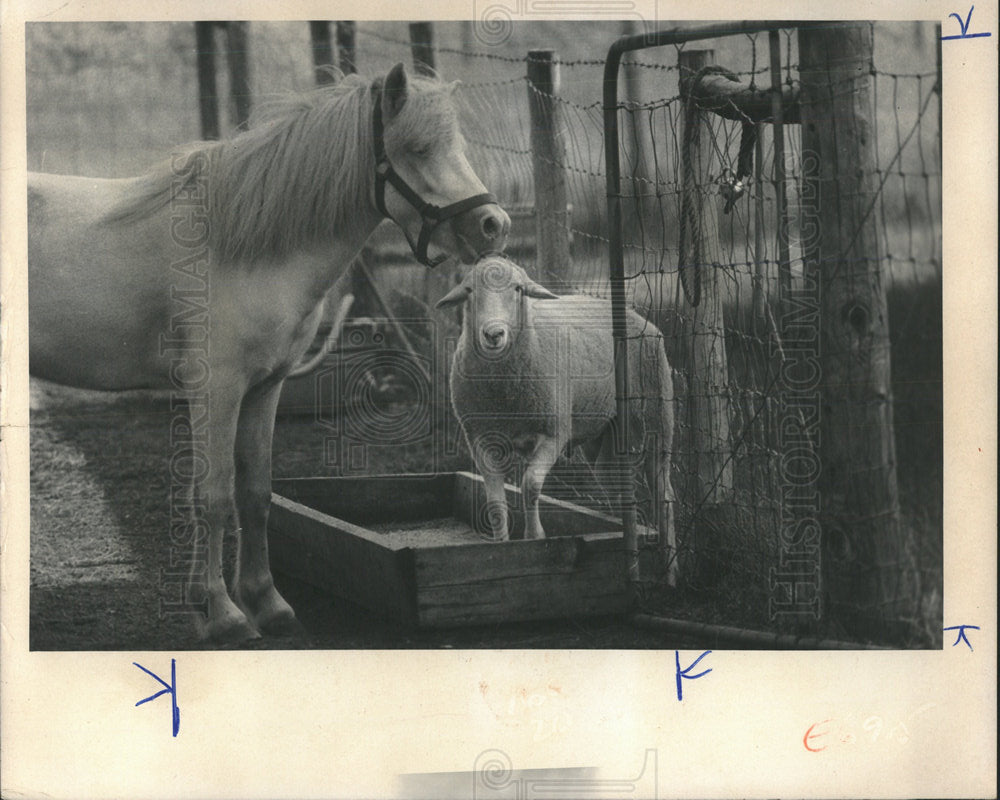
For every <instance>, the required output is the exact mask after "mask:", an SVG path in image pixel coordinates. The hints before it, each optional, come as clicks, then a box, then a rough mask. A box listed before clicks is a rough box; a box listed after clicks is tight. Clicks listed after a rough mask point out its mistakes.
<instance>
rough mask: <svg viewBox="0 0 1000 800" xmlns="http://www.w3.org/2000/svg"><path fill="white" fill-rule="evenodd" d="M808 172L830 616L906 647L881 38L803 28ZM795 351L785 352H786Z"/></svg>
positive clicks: (852, 28) (909, 567) (907, 606)
mask: <svg viewBox="0 0 1000 800" xmlns="http://www.w3.org/2000/svg"><path fill="white" fill-rule="evenodd" d="M798 41H799V64H800V66H799V69H800V72H801V79H802V92H801V100H800V102H801V116H802V120H801V121H802V164H803V168H802V172H803V182H804V191H808V192H810V193H811V196H814V197H816V198H817V201H818V215H819V219H818V220H817V222H818V226H819V235H818V236H817V237H814V239H815V241H814V242H812V243H810V244H808V246H807V247H806V252H805V275H804V279H805V281H806V282H809V281H814V282H816V285H817V287H818V291H819V309H820V326H821V330H820V335H819V366H820V368H821V370H822V383H821V390H820V391H821V396H822V405H821V411H820V423H819V429H820V441H819V445H820V461H821V465H822V467H821V472H820V477H819V490H820V498H819V506H820V523H821V531H822V541H821V544H822V546H821V551H820V552H821V558H822V576H823V581H824V591H825V597H826V599H827V606H826V609H825V610H826V611H827V612H829V613H830V614H832V615H833V616H834V617H835V619H836V620H837V621H838V622H839V623H840V624H842V625H844V626H845V627H846V628H847V629H848V630H850V631H851V633H852V634H853V635H855V636H859V637H866V636H872V637H878V638H881V639H883V640H884V639H885V638H886V637H897V636H900V635H902V636H908V635H912V633H913V632H912V631H911V630H910V629H909V626H908V625H907V624H906V623H907V622H908V621H910V620H912V619H914V618H915V617H917V616H918V614H917V611H918V605H917V603H918V599H919V598H918V581H917V576H916V572H915V565H914V561H913V552H912V548H911V544H912V542H911V538H912V537H911V535H910V533H909V532H908V531H907V530H906V529H905V528H904V527H903V525H902V524H901V521H900V514H899V498H898V489H897V484H896V456H895V441H894V437H893V423H892V386H891V383H890V364H889V326H888V313H887V306H886V294H885V288H886V287H885V282H884V276H883V272H882V264H881V262H880V260H879V250H878V232H877V229H876V217H877V215H876V214H874V213H872V209H873V207H874V205H875V203H876V201H877V196H878V189H879V187H878V185H877V180H876V178H877V173H876V170H875V167H876V163H875V152H874V136H873V133H874V127H875V125H874V121H873V116H872V115H873V98H872V88H871V76H870V70H871V57H872V33H871V27H870V26H869V24H868V23H848V24H846V25H836V26H822V27H813V26H807V27H804V28H801V29H800V30H799V34H798ZM786 349H787V346H786Z"/></svg>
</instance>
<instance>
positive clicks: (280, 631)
mask: <svg viewBox="0 0 1000 800" xmlns="http://www.w3.org/2000/svg"><path fill="white" fill-rule="evenodd" d="M257 625H258V627H259V628H260V630H261V631H262V632H263V633H266V634H267V635H268V636H301V635H303V634H304V633H305V632H306V629H305V627H303V625H302V623H301V622H299V620H298V618H297V617H296V616H295V612H294V611H292V610H291V609H290V608H289V609H288V610H287V611H285V610H281V611H279V612H277V613H275V614H272V615H270V616H269V617H268V618H266V619H260V618H258V619H257Z"/></svg>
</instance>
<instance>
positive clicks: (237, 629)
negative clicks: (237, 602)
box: [201, 614, 260, 644]
mask: <svg viewBox="0 0 1000 800" xmlns="http://www.w3.org/2000/svg"><path fill="white" fill-rule="evenodd" d="M201 638H202V639H205V640H206V641H210V642H215V643H217V644H238V643H239V642H246V641H251V640H253V639H259V638H260V632H259V631H258V630H257V629H256V628H255V627H254V626H253V624H252V623H251V622H250V620H248V619H247V618H246V617H244V616H243V615H242V614H241V615H240V616H238V617H237V616H230V617H224V618H222V619H215V620H211V621H209V623H208V624H207V625H205V626H204V627H203V629H202V635H201Z"/></svg>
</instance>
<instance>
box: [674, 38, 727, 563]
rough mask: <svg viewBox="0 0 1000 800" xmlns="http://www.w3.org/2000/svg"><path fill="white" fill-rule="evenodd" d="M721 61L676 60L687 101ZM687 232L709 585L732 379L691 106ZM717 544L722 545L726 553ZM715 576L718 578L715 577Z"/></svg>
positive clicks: (705, 165) (686, 139)
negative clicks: (694, 283) (694, 281)
mask: <svg viewBox="0 0 1000 800" xmlns="http://www.w3.org/2000/svg"><path fill="white" fill-rule="evenodd" d="M714 62H715V53H714V51H712V50H684V51H682V52H681V53H680V55H679V57H678V67H679V70H680V87H681V96H682V97H688V96H689V94H690V92H691V88H692V85H693V81H695V79H696V78H698V77H699V75H698V73H699V72H700V71H701V70H702V69H703V68H704V67H707V66H709V65H711V64H713V63H714ZM681 116H682V120H683V129H682V131H681V142H682V145H681V147H682V150H681V171H682V180H681V187H682V188H681V191H682V198H681V206H682V212H681V225H682V227H683V230H682V232H681V233H682V240H683V242H684V247H683V249H682V252H680V253H679V256H678V259H679V261H678V267H679V269H681V270H691V273H690V274H695V272H697V274H698V275H699V276H700V284H701V292H700V295H701V298H700V301H699V303H698V305H696V306H692V305H690V304H687V305H686V306H685V309H684V340H683V341H684V342H685V347H687V348H689V349H688V358H687V370H688V381H687V404H686V412H687V413H686V418H687V426H688V428H687V437H686V442H685V445H686V448H685V449H686V450H687V453H688V461H689V463H690V465H691V467H690V476H691V477H690V480H689V481H688V482H687V487H686V488H687V498H688V499H689V503H690V505H691V506H692V507H693V513H694V519H693V525H694V526H695V528H696V530H697V539H696V540H695V541H693V542H692V545H693V546H694V548H695V550H696V552H697V553H698V558H697V561H698V564H699V566H700V567H702V568H703V569H699V568H696V569H694V570H693V572H694V573H700V574H701V575H702V577H703V578H704V579H706V580H708V581H712V580H714V579H715V578H716V577H717V573H718V570H720V569H724V565H723V563H722V562H721V561H719V560H718V558H719V557H721V556H722V554H723V553H724V552H725V550H726V549H728V548H726V546H725V545H726V539H723V540H721V541H716V537H715V536H714V535H713V536H709V533H710V532H712V533H718V534H719V535H724V536H727V538H728V535H729V534H731V533H732V531H731V530H730V529H731V528H732V527H733V525H732V519H731V516H732V513H731V512H732V511H733V508H732V505H731V503H732V499H733V461H732V453H731V450H730V448H731V443H730V431H729V421H730V408H729V388H728V384H729V376H728V365H727V360H726V338H725V337H726V331H725V326H724V323H723V316H722V309H723V293H722V286H721V282H720V280H719V277H720V273H719V271H718V264H717V262H718V260H719V259H718V236H719V222H718V209H717V208H716V206H717V201H718V197H717V196H716V194H715V193H714V192H711V191H710V189H711V188H713V187H711V184H710V183H709V181H710V176H711V175H714V174H717V173H718V170H717V169H716V168H715V167H713V163H714V162H715V157H714V152H715V150H714V144H713V142H712V138H711V136H712V133H711V129H710V127H709V125H708V114H707V113H706V112H704V111H701V110H699V109H698V108H697V106H696V105H695V104H694V103H693V102H691V103H690V105H689V106H688V107H687V108H686V109H685V111H684V113H683V114H682V115H681ZM719 545H722V547H721V548H720V547H719ZM713 572H714V573H716V574H713Z"/></svg>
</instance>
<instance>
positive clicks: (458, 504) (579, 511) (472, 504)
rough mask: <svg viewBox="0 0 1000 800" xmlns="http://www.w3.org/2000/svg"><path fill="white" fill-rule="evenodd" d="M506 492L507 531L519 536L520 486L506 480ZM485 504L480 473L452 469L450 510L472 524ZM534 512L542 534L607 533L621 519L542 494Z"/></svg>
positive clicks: (521, 531)
mask: <svg viewBox="0 0 1000 800" xmlns="http://www.w3.org/2000/svg"><path fill="white" fill-rule="evenodd" d="M504 488H505V489H506V492H507V507H508V508H509V509H510V511H511V513H510V514H509V518H510V535H511V538H513V539H519V538H521V537H522V536H523V535H524V514H523V508H524V503H523V501H522V499H521V490H520V489H519V488H517V487H516V486H511V485H510V484H509V483H508V484H505V485H504ZM485 508H486V484H485V483H484V482H483V478H482V476H481V475H473V474H472V473H471V472H456V473H455V488H454V505H453V507H452V513H453V514H454V515H455V517H456V518H457V519H461V520H464V521H465V522H468V523H469V524H470V525H472V526H473V527H474V528H476V527H482V526H481V525H480V526H477V525H476V520H477V519H479V518H480V517H482V516H484V513H483V510H484V509H485ZM538 515H539V518H540V519H541V522H542V527H543V528H544V529H545V534H546V536H552V537H557V536H568V535H578V534H583V533H607V532H610V531H620V530H621V527H622V523H621V520H618V519H615V518H614V517H612V516H610V515H608V514H602V513H601V512H599V511H593V510H592V509H589V508H584V507H583V506H578V505H575V504H573V503H567V502H566V501H565V500H557V499H556V498H554V497H549V496H548V495H544V494H543V495H542V496H541V498H540V500H539V506H538Z"/></svg>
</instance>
